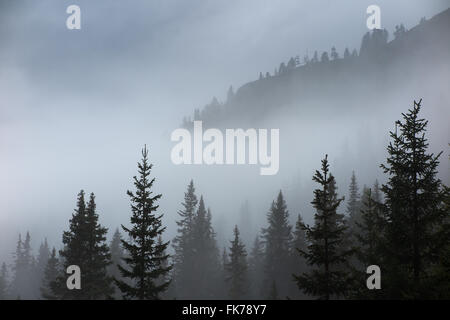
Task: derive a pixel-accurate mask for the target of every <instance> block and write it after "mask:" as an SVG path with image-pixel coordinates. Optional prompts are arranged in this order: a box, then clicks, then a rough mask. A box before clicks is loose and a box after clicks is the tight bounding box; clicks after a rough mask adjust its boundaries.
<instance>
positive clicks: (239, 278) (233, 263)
mask: <svg viewBox="0 0 450 320" xmlns="http://www.w3.org/2000/svg"><path fill="white" fill-rule="evenodd" d="M233 233H234V239H233V240H232V241H231V247H230V254H229V257H230V259H229V262H228V263H226V264H225V270H226V272H227V277H226V281H227V282H228V283H229V297H230V298H231V299H232V300H239V299H243V298H245V297H246V295H247V291H248V277H247V269H248V265H247V252H246V250H245V245H244V244H243V243H242V241H241V239H240V238H239V229H238V227H237V226H235V227H234V230H233Z"/></svg>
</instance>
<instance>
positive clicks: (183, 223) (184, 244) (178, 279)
mask: <svg viewBox="0 0 450 320" xmlns="http://www.w3.org/2000/svg"><path fill="white" fill-rule="evenodd" d="M197 203H198V200H197V196H196V195H195V187H194V181H193V180H191V182H190V183H189V185H188V187H187V191H186V192H185V194H184V202H183V203H182V206H183V209H182V210H180V211H178V215H179V216H180V220H179V221H177V226H178V229H177V232H178V234H177V236H176V237H175V239H174V240H173V248H174V250H175V255H174V281H175V287H176V291H177V294H178V297H180V298H187V297H188V296H189V294H190V293H191V291H192V289H191V288H193V287H194V286H195V283H193V279H192V277H191V275H192V274H193V272H194V250H193V249H194V248H193V245H194V231H193V229H194V219H195V215H196V209H197Z"/></svg>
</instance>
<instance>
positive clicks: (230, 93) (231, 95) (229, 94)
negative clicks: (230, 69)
mask: <svg viewBox="0 0 450 320" xmlns="http://www.w3.org/2000/svg"><path fill="white" fill-rule="evenodd" d="M233 98H234V90H233V86H230V88H229V89H228V92H227V103H230V102H231V101H232V100H233Z"/></svg>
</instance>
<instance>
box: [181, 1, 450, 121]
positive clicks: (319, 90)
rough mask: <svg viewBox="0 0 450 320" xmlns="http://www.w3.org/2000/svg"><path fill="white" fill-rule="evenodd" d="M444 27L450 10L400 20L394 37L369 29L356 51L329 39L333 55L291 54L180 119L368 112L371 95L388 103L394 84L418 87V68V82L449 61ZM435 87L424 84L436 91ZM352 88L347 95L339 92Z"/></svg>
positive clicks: (448, 76) (449, 28)
mask: <svg viewBox="0 0 450 320" xmlns="http://www.w3.org/2000/svg"><path fill="white" fill-rule="evenodd" d="M449 32H450V9H448V10H446V11H444V12H442V13H440V14H438V15H436V16H434V17H432V18H431V19H429V20H426V19H424V18H422V19H421V21H420V23H419V24H418V25H417V26H415V27H413V28H411V29H410V30H406V28H405V27H404V26H403V25H400V26H397V27H396V29H395V30H393V31H392V32H391V35H389V32H388V31H387V30H384V29H383V30H373V31H372V32H367V33H366V34H365V35H364V36H363V38H362V41H361V47H360V48H358V50H356V49H354V50H349V49H348V48H345V49H344V48H341V51H342V54H341V53H339V50H338V49H337V48H335V47H334V46H332V45H330V48H331V50H330V53H328V52H323V53H318V52H317V51H315V52H314V54H313V55H312V56H311V57H308V56H305V57H304V58H303V59H301V58H300V57H295V58H291V59H290V60H289V61H288V62H287V63H281V65H280V66H279V67H277V68H275V72H272V73H270V72H266V73H263V72H261V73H260V76H259V78H258V80H256V81H253V82H249V83H247V84H244V85H243V86H241V87H240V88H238V89H237V90H236V91H234V90H233V87H230V89H229V90H228V93H227V95H226V100H225V101H224V102H219V100H218V99H217V98H213V100H212V101H211V103H209V104H207V105H206V106H205V107H204V108H202V109H196V110H195V111H194V114H193V116H190V117H185V118H184V119H183V125H184V126H185V127H190V126H191V121H193V120H202V121H203V122H204V126H206V127H219V128H220V127H226V126H227V125H228V127H229V126H230V125H232V127H240V126H244V127H245V126H247V127H248V126H256V125H257V124H258V123H260V122H262V121H264V120H266V119H267V118H269V117H270V116H273V115H280V114H286V115H295V116H297V117H301V116H302V115H305V114H307V113H309V112H310V111H311V110H313V109H316V110H321V111H328V112H330V111H331V112H352V111H354V110H355V109H366V110H368V108H371V107H372V104H371V103H370V102H371V101H374V100H376V101H380V100H381V101H389V99H388V97H389V96H391V95H396V92H395V91H396V90H398V91H400V90H403V89H405V90H407V89H414V88H420V86H418V79H417V76H416V75H417V74H418V73H420V75H421V77H420V83H422V84H423V83H425V84H427V83H430V82H432V80H435V81H436V79H435V76H436V75H435V71H437V69H436V66H439V65H447V66H448V61H449V60H450V43H449V42H448V41H447V40H446V39H445V36H444V35H445V34H448V33H449ZM304 45H307V44H304ZM305 49H306V48H305ZM310 49H311V48H310ZM350 51H352V53H350ZM448 70H449V69H448V68H444V69H441V68H439V74H440V77H443V79H442V80H441V81H443V82H444V83H445V81H447V83H448V82H449V80H450V72H449V71H448ZM399 89H400V90H399ZM439 89H440V87H439V86H438V87H436V88H434V87H430V88H429V90H430V91H431V93H437V94H439ZM349 91H351V92H352V95H346V94H343V93H346V92H349ZM380 93H382V95H380ZM381 105H383V104H381Z"/></svg>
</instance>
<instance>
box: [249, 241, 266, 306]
mask: <svg viewBox="0 0 450 320" xmlns="http://www.w3.org/2000/svg"><path fill="white" fill-rule="evenodd" d="M264 258H265V256H264V244H263V243H262V242H261V241H260V239H259V236H258V235H257V236H256V237H255V241H254V242H253V247H252V250H251V252H250V257H249V261H248V262H249V279H250V286H251V292H252V298H253V299H261V295H262V292H263V286H262V284H263V278H264V261H265V259H264Z"/></svg>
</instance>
